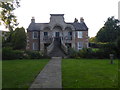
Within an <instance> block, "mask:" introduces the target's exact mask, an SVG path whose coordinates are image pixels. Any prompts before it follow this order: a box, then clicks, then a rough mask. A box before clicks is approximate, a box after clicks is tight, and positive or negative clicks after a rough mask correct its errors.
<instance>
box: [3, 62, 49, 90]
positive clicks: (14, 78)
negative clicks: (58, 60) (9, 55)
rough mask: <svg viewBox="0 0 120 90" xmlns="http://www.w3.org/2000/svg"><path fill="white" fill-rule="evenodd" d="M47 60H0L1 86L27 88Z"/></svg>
mask: <svg viewBox="0 0 120 90" xmlns="http://www.w3.org/2000/svg"><path fill="white" fill-rule="evenodd" d="M47 62H48V60H6V61H2V88H28V87H29V86H30V84H31V83H32V82H33V80H34V78H35V77H36V76H37V75H38V73H39V72H40V70H42V69H43V67H44V66H45V65H46V64H47Z"/></svg>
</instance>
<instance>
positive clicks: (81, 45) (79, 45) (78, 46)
mask: <svg viewBox="0 0 120 90" xmlns="http://www.w3.org/2000/svg"><path fill="white" fill-rule="evenodd" d="M77 48H78V50H81V49H82V48H83V42H78V43H77Z"/></svg>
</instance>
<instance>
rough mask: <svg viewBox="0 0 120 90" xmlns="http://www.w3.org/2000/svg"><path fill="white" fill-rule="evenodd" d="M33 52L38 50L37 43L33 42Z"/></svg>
mask: <svg viewBox="0 0 120 90" xmlns="http://www.w3.org/2000/svg"><path fill="white" fill-rule="evenodd" d="M33 50H38V43H37V42H33Z"/></svg>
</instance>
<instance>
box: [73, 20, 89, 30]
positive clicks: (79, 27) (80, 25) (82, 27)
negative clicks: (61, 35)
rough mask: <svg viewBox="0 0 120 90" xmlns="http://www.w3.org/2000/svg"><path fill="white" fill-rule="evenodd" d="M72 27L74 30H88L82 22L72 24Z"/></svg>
mask: <svg viewBox="0 0 120 90" xmlns="http://www.w3.org/2000/svg"><path fill="white" fill-rule="evenodd" d="M72 25H73V26H74V28H75V30H83V31H84V30H85V31H86V30H88V27H87V26H86V24H85V23H84V22H80V23H79V22H74V23H73V24H72Z"/></svg>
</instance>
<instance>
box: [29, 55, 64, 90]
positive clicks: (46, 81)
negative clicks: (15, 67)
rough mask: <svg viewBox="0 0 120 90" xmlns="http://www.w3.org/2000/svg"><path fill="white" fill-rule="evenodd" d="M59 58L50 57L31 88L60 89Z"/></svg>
mask: <svg viewBox="0 0 120 90" xmlns="http://www.w3.org/2000/svg"><path fill="white" fill-rule="evenodd" d="M61 59H62V58H61V57H52V59H51V60H50V61H49V62H48V64H47V65H46V66H45V67H44V68H43V70H42V71H41V72H40V73H39V75H38V76H37V78H36V79H35V80H34V82H33V83H32V85H31V87H30V89H31V88H62V79H61Z"/></svg>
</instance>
